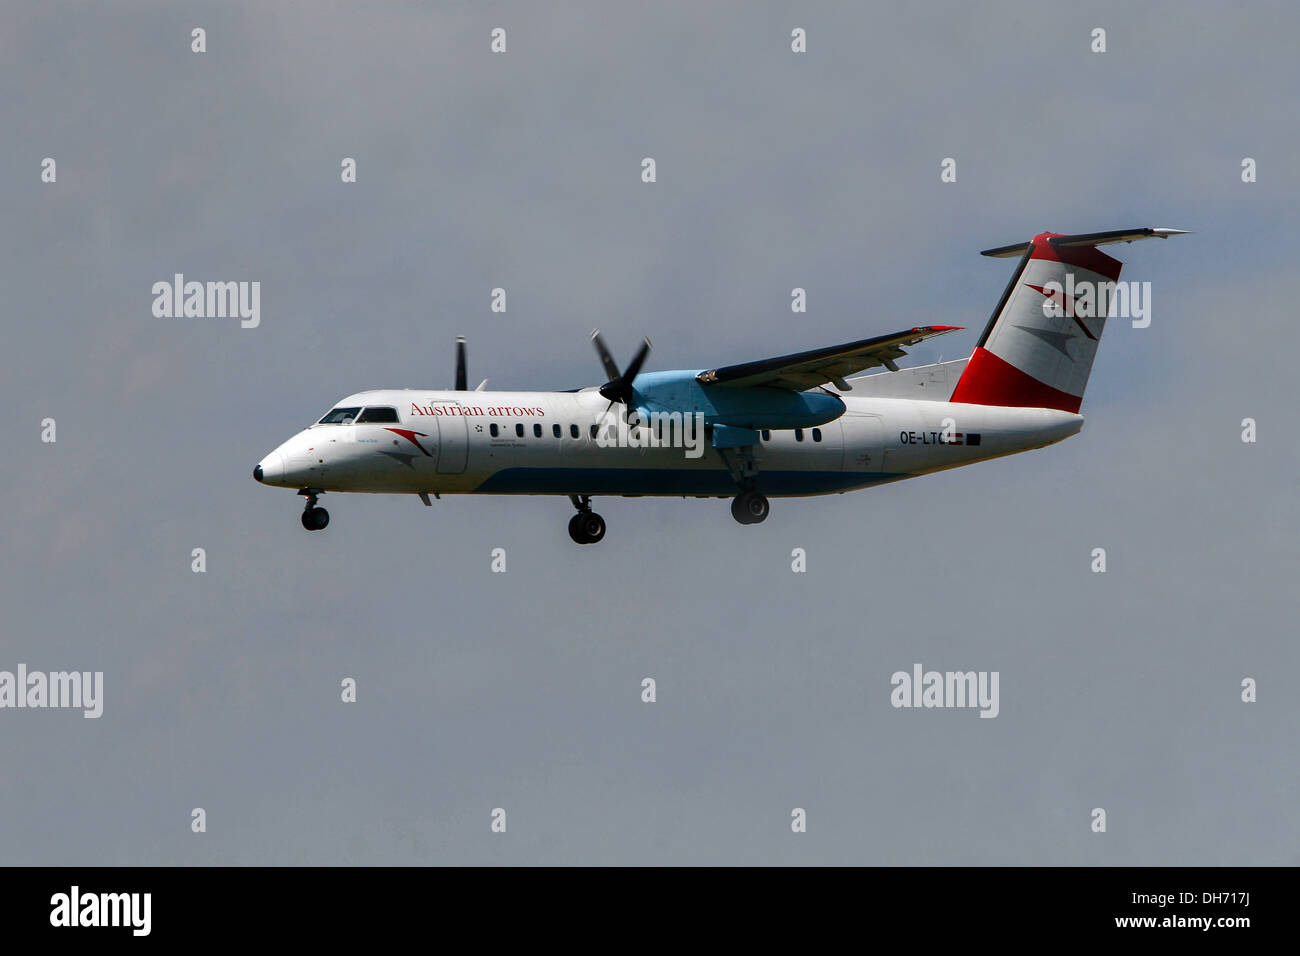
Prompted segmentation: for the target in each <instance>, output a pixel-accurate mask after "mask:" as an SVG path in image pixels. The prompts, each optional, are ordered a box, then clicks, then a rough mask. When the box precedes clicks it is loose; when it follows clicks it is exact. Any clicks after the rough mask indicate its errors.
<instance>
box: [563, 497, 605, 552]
mask: <svg viewBox="0 0 1300 956" xmlns="http://www.w3.org/2000/svg"><path fill="white" fill-rule="evenodd" d="M569 500H570V501H572V502H573V507H575V508H577V509H578V513H577V514H576V515H574V516H573V517H572V518H570V519H569V537H570V538H572V539H573V540H574V543H576V544H595V543H596V542H597V541H599V540H600V539H601V538H603V537H605V519H604V518H602V517H601V516H600V515H598V514H596V512H594V511H592V510H591V497H590V496H589V495H569Z"/></svg>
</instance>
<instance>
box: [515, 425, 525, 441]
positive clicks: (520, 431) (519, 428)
mask: <svg viewBox="0 0 1300 956" xmlns="http://www.w3.org/2000/svg"><path fill="white" fill-rule="evenodd" d="M515 437H516V438H523V437H524V426H523V425H516V426H515Z"/></svg>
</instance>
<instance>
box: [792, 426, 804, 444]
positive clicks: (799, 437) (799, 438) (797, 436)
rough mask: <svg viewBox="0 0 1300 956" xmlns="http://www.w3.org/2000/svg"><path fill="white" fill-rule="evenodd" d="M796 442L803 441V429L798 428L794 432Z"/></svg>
mask: <svg viewBox="0 0 1300 956" xmlns="http://www.w3.org/2000/svg"><path fill="white" fill-rule="evenodd" d="M794 440H795V441H803V429H802V428H796V429H795V430H794Z"/></svg>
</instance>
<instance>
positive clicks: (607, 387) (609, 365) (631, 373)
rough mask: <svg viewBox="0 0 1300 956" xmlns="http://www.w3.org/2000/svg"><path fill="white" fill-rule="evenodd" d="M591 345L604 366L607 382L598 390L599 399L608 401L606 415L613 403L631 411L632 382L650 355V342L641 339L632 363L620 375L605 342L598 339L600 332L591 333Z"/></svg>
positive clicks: (597, 330)
mask: <svg viewBox="0 0 1300 956" xmlns="http://www.w3.org/2000/svg"><path fill="white" fill-rule="evenodd" d="M591 343H592V345H594V346H595V347H596V354H597V355H599V356H600V364H601V365H602V366H604V369H605V374H606V375H607V376H608V377H609V381H608V382H606V383H605V384H604V385H602V386H601V387H600V389H599V391H600V394H601V397H603V398H607V399H609V408H606V409H605V414H606V415H608V414H609V411H610V409H611V408H613V407H614V404H615V403H618V404H621V405H623V406H625V407H626V409H627V410H628V411H631V408H632V400H633V398H634V397H635V396H634V393H633V391H632V382H633V381H635V379H636V377H637V375H638V374H639V373H640V371H641V366H642V365H644V364H645V360H646V356H647V355H649V354H650V349H651V345H650V340H649V339H643V340H642V341H641V347H640V348H639V349H637V352H636V355H634V356H632V361H631V362H629V363H628V366H627V371H625V372H622V373H620V372H619V370H618V363H617V362H615V361H614V356H612V355H610V354H609V349H608V348H607V347H606V346H605V340H604V339H602V338H601V337H600V330H599V329H596V330H594V331H593V332H592V333H591Z"/></svg>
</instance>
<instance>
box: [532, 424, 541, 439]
mask: <svg viewBox="0 0 1300 956" xmlns="http://www.w3.org/2000/svg"><path fill="white" fill-rule="evenodd" d="M533 437H534V438H541V437H542V426H541V425H538V424H537V423H536V422H534V423H533Z"/></svg>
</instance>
